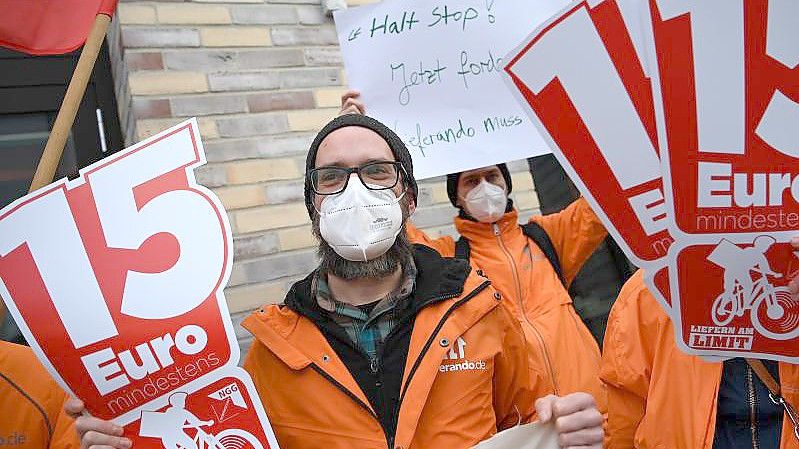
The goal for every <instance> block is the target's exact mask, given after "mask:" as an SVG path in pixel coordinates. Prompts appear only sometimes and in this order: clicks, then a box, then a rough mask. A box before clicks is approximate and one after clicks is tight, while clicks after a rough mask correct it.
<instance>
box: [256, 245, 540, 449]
mask: <svg viewBox="0 0 799 449" xmlns="http://www.w3.org/2000/svg"><path fill="white" fill-rule="evenodd" d="M430 253H431V254H435V253H434V252H432V251H430ZM435 257H436V258H438V260H443V259H440V257H439V256H438V255H437V254H435ZM417 267H418V265H417ZM423 275H424V274H423V270H420V275H419V276H420V277H421V276H423ZM428 275H429V274H428ZM417 283H418V278H417ZM292 290H293V289H292ZM289 295H291V293H290V294H289ZM448 296H449V295H444V296H443V297H440V298H439V301H437V302H435V303H432V304H429V305H427V306H425V307H424V308H422V309H421V310H420V311H419V312H418V313H417V315H416V318H415V321H414V324H413V330H412V334H411V337H410V346H409V351H408V358H407V362H406V365H405V366H404V372H403V380H402V385H403V387H402V388H403V390H405V392H404V394H403V395H401V399H400V406H399V413H398V421H397V430H396V433H395V434H394V435H393V437H392V436H389V437H386V435H385V434H384V431H383V429H382V428H381V425H380V423H379V420H378V418H377V417H376V414H375V412H374V410H373V409H372V407H371V405H370V404H369V401H368V399H367V398H366V396H365V395H364V393H363V392H362V391H361V389H360V388H359V386H358V384H357V383H356V381H355V380H354V378H353V376H352V375H351V374H350V372H349V371H348V369H347V367H346V366H345V365H344V364H343V362H342V361H341V360H340V359H339V357H338V356H337V355H336V353H335V351H334V350H333V349H332V347H331V346H330V344H329V343H328V341H327V340H326V339H325V337H324V335H323V334H322V333H321V332H320V330H319V328H318V327H317V326H316V325H315V324H314V323H313V322H312V321H311V320H309V319H308V318H307V317H305V316H303V315H300V314H298V313H297V312H295V311H293V310H291V308H290V307H288V306H269V307H266V308H264V309H262V310H260V311H258V312H256V313H254V314H252V315H250V316H249V317H248V318H247V319H246V320H245V321H244V322H243V323H242V325H243V326H244V327H245V328H246V329H247V330H249V331H250V332H251V333H252V334H253V335H254V336H255V340H254V342H253V345H252V347H251V348H250V351H249V353H248V354H247V357H246V360H245V362H244V368H245V369H246V370H247V371H248V372H249V373H250V375H251V376H252V377H253V380H254V382H255V385H256V387H257V389H258V391H259V393H260V397H261V400H262V401H263V404H264V407H265V409H266V411H267V414H268V415H269V419H270V422H271V424H272V427H273V428H274V431H275V435H276V437H277V440H278V442H279V443H280V446H281V447H282V448H285V449H300V448H301V449H312V448H326V449H345V448H346V449H351V448H364V449H377V448H389V449H396V448H403V449H429V448H453V449H457V448H468V447H471V446H473V445H474V444H475V443H477V442H479V441H481V440H483V439H485V438H487V437H490V436H491V435H493V434H494V433H496V432H497V431H498V430H503V429H505V428H508V427H511V426H514V425H516V424H517V423H519V422H527V421H529V420H530V419H531V418H532V415H533V410H534V408H533V402H534V399H535V398H537V397H540V396H544V395H546V394H548V393H550V391H549V390H548V389H547V388H543V389H540V390H535V391H534V388H533V387H541V386H542V382H540V381H538V382H531V381H530V380H529V377H528V376H529V370H528V369H527V356H526V351H527V348H526V346H525V342H524V338H523V335H522V331H521V329H520V328H519V324H518V322H517V321H516V320H515V319H514V318H513V317H512V316H511V315H510V313H509V312H508V311H507V309H505V308H504V307H499V304H500V301H501V300H502V299H501V296H500V295H498V294H496V293H495V291H494V290H493V289H492V288H491V287H490V286H489V285H488V281H487V280H486V279H485V278H483V277H481V276H478V275H476V274H475V273H474V272H471V273H470V274H469V276H468V278H467V279H466V281H465V284H464V286H463V290H462V293H461V294H460V295H456V297H453V298H449V299H444V298H447V297H448ZM287 302H288V301H287ZM458 339H461V340H462V341H463V342H464V343H465V345H464V346H461V348H462V349H463V350H464V352H463V353H462V357H461V354H458V355H457V357H456V359H455V360H453V359H452V355H451V354H450V351H451V350H458V349H457V346H456V342H457V341H458ZM448 354H450V355H449V356H448ZM464 363H465V364H464ZM453 366H455V368H452V367H453ZM390 440H393V444H392V441H390Z"/></svg>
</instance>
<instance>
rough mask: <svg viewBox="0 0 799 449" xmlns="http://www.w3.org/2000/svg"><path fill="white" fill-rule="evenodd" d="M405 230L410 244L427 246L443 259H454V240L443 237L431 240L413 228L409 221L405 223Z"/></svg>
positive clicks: (419, 230)
mask: <svg viewBox="0 0 799 449" xmlns="http://www.w3.org/2000/svg"><path fill="white" fill-rule="evenodd" d="M405 229H406V231H407V232H408V238H409V239H410V241H411V242H412V243H418V244H420V245H425V246H429V247H430V248H433V249H434V250H436V251H438V253H439V254H441V255H442V256H444V257H455V240H454V239H453V238H452V237H450V236H448V235H445V236H442V237H439V238H437V239H432V238H430V237H429V236H428V235H427V234H425V233H424V231H422V230H421V229H419V228H417V227H416V226H414V224H413V223H411V222H410V220H408V221H407V222H406V223H405Z"/></svg>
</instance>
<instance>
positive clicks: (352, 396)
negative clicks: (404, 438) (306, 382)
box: [311, 363, 380, 423]
mask: <svg viewBox="0 0 799 449" xmlns="http://www.w3.org/2000/svg"><path fill="white" fill-rule="evenodd" d="M311 368H313V370H314V371H316V372H317V373H319V375H320V376H322V377H324V378H325V379H327V381H328V382H330V383H331V384H333V386H334V387H336V388H338V389H339V390H341V392H342V393H344V394H346V395H347V397H349V398H350V399H352V400H353V401H355V403H356V404H358V405H359V406H361V408H363V409H364V410H366V412H367V413H369V415H370V416H372V417H373V418H374V419H376V420H377V422H378V423H379V422H380V418H378V417H377V414H375V412H373V411H372V409H371V408H369V406H368V405H366V403H364V402H363V401H362V400H360V399H359V398H358V396H355V394H353V393H352V392H351V391H350V390H348V389H347V387H345V386H344V385H341V383H339V381H337V380H336V379H334V378H333V376H331V375H329V374H327V373H326V372H325V371H324V370H323V369H322V368H320V367H319V365H317V364H316V363H311Z"/></svg>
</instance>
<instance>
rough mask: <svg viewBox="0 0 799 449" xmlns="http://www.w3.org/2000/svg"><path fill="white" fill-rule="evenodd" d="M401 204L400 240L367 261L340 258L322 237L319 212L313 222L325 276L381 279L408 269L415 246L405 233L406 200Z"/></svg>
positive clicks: (348, 278)
mask: <svg viewBox="0 0 799 449" xmlns="http://www.w3.org/2000/svg"><path fill="white" fill-rule="evenodd" d="M400 204H401V206H402V216H403V224H402V229H400V232H399V234H397V239H396V240H395V241H394V244H393V245H391V248H389V249H388V251H386V252H385V253H384V254H383V255H381V256H378V257H376V258H374V259H372V260H369V261H366V262H357V261H352V260H347V259H345V258H343V257H341V256H339V255H338V253H336V251H335V250H334V249H333V247H332V246H330V245H329V244H328V243H327V242H326V241H325V239H324V238H322V234H321V232H320V230H319V214H318V213H315V214H314V217H313V220H312V221H313V223H312V224H313V226H312V230H313V234H314V236H316V238H317V240H319V248H318V249H317V254H318V255H319V259H320V262H319V269H320V270H322V272H323V273H329V274H332V275H333V276H336V277H338V278H341V279H344V280H348V281H350V280H353V279H380V278H384V277H386V276H389V275H391V274H393V273H395V272H396V271H397V269H398V268H403V269H404V268H405V266H406V264H407V263H408V261H409V260H411V258H412V257H413V244H411V242H410V240H409V239H408V234H407V233H406V232H405V220H407V219H408V206H407V203H406V202H405V201H404V200H402V201H401V202H400Z"/></svg>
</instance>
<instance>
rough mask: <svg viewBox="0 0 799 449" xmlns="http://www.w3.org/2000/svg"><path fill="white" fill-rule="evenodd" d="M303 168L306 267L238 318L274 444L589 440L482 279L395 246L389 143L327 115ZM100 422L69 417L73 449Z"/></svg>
mask: <svg viewBox="0 0 799 449" xmlns="http://www.w3.org/2000/svg"><path fill="white" fill-rule="evenodd" d="M306 167H307V171H306V182H305V202H306V206H307V208H308V213H309V214H310V216H311V218H312V222H313V230H314V234H315V235H316V236H317V238H318V239H319V255H320V259H321V261H320V265H319V268H318V269H317V270H315V271H314V272H313V273H311V274H310V275H309V276H308V277H307V278H306V279H304V280H302V281H299V282H297V283H296V284H294V285H293V286H292V288H291V289H290V291H289V293H288V295H287V297H286V299H285V304H283V305H281V306H269V307H265V308H264V309H261V310H259V311H257V312H256V313H254V314H253V315H251V316H250V317H249V318H247V319H246V320H245V322H244V324H243V325H244V327H245V328H246V329H248V330H249V331H250V332H252V334H253V335H254V337H255V341H254V342H253V345H252V347H251V349H250V352H249V353H248V355H247V358H246V361H245V364H244V366H245V369H247V371H248V372H249V373H250V374H251V375H252V377H253V380H254V382H255V385H256V387H257V389H258V392H259V394H260V397H261V400H262V401H263V404H264V407H265V409H266V411H267V414H268V415H269V418H270V421H271V423H272V426H273V428H274V430H275V434H276V437H277V440H278V441H279V443H280V445H281V447H283V448H284V449H292V448H297V449H300V448H301V449H306V448H317V447H324V448H327V449H344V448H376V447H383V448H389V449H427V448H448V449H449V448H452V449H460V448H463V449H466V448H469V447H472V446H473V445H474V444H476V443H478V442H480V441H481V440H484V439H486V438H488V437H490V436H491V435H493V434H494V433H496V432H497V431H500V430H503V429H507V428H508V427H512V426H514V425H516V424H518V423H520V422H527V421H529V420H531V419H532V417H533V415H534V414H535V413H536V412H537V416H538V418H539V419H540V420H542V421H553V420H554V421H555V423H556V427H557V430H558V432H559V433H560V439H561V444H562V445H564V446H579V447H590V448H597V447H601V443H602V435H603V432H602V416H601V414H600V413H599V412H598V411H597V409H596V406H595V404H594V400H593V398H592V397H591V396H590V395H588V394H586V393H575V394H572V395H569V396H565V397H562V398H560V397H557V396H554V395H548V393H549V392H550V391H551V390H550V389H549V388H548V385H546V383H542V382H541V381H538V380H536V381H530V379H529V373H530V370H529V369H528V366H527V363H528V356H527V354H526V351H527V350H526V346H525V342H524V337H523V334H522V331H521V329H520V328H519V324H518V321H517V320H515V319H514V318H513V317H512V316H511V315H510V314H509V312H508V311H507V309H506V308H504V307H500V303H501V301H503V299H502V296H501V295H500V294H499V293H497V292H496V291H495V290H494V289H493V288H492V287H491V286H490V282H489V281H488V280H486V279H485V278H483V277H482V276H479V275H477V274H476V273H474V272H473V271H472V270H471V268H470V267H469V265H468V264H467V263H466V262H464V261H460V260H455V259H445V258H442V257H441V256H440V255H439V254H438V253H437V252H435V251H433V250H431V249H430V248H427V247H425V246H421V245H418V246H414V245H412V244H411V243H410V242H409V241H408V239H407V236H406V233H405V230H404V225H405V222H406V220H407V218H408V216H409V215H410V214H411V213H412V212H413V210H414V208H415V205H416V195H417V187H416V181H415V180H414V178H413V165H412V161H411V157H410V154H409V152H408V150H407V148H406V147H405V145H404V144H403V143H402V141H401V140H400V139H399V137H397V135H396V134H394V133H393V132H392V131H391V130H390V129H388V128H387V127H385V126H384V125H382V124H381V123H379V122H377V121H376V120H374V119H371V118H369V117H366V116H363V115H354V114H350V115H346V116H341V117H338V118H336V119H334V120H333V121H332V122H330V123H329V124H328V125H327V126H325V128H324V129H322V131H320V133H319V135H318V136H317V137H316V139H315V140H314V142H313V144H312V146H311V149H310V151H309V154H308V159H307V165H306ZM536 398H539V399H538V400H537V401H535V406H534V405H533V404H534V400H535V399H536ZM69 410H70V411H71V412H73V413H75V412H80V411H82V406H81V404H80V403H78V402H74V403H72V404H70V406H69ZM110 426H111V424H110V423H108V422H101V421H97V420H93V419H92V418H87V417H81V418H79V419H78V425H77V428H78V432H79V433H80V434H81V435H82V442H83V447H84V448H89V447H92V446H97V447H102V445H107V446H113V447H117V448H125V446H124V443H125V442H126V440H124V439H121V438H119V433H118V431H119V429H113V428H112V427H110ZM103 449H107V448H105V447H104V448H103Z"/></svg>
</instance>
